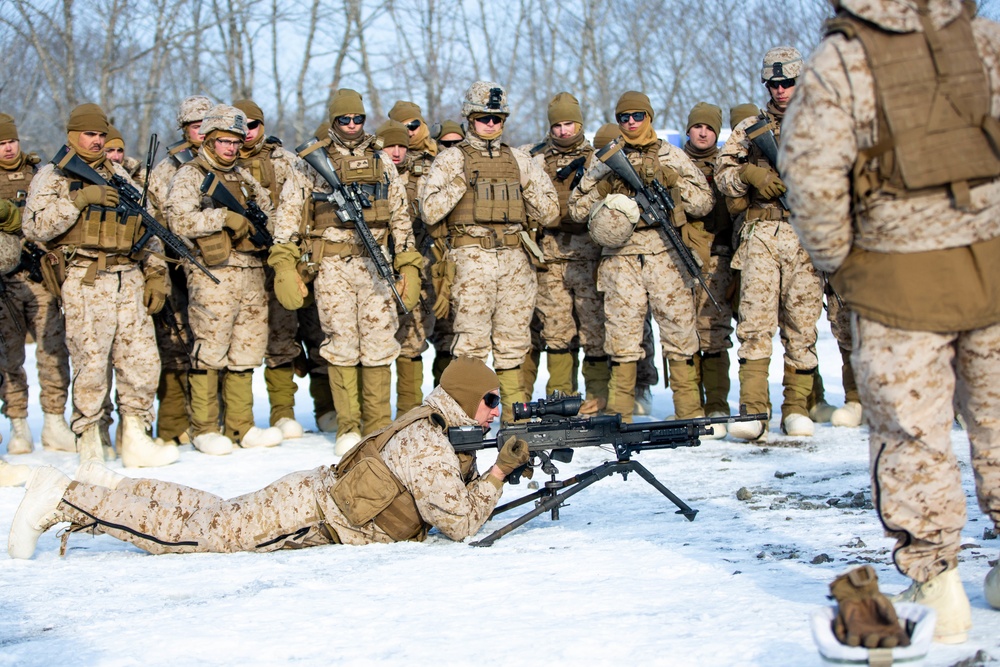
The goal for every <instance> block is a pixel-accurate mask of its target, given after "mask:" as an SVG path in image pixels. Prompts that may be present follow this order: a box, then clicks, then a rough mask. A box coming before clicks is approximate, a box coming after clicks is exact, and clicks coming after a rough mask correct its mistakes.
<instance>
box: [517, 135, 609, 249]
mask: <svg viewBox="0 0 1000 667" xmlns="http://www.w3.org/2000/svg"><path fill="white" fill-rule="evenodd" d="M540 146H543V147H544V148H543V149H542V150H545V151H546V152H545V173H546V174H548V175H549V179H551V180H552V185H554V186H555V189H556V194H557V195H559V226H558V227H557V228H556V229H557V230H558V231H560V232H569V233H570V234H584V233H586V232H587V223H582V224H581V223H576V222H573V218H572V217H571V216H570V214H569V195H570V193H571V192H572V191H573V182H574V181H577V182H579V179H577V178H576V173H577V171H576V169H573V170H572V172H571V173H568V174H566V176H565V177H563V178H560V177H559V170H560V169H563V168H567V167H569V165H570V164H571V163H572V162H573V161H574V160H576V159H577V158H581V157H582V158H584V160H585V161H584V163H583V169H585V170H586V169H587V167H589V166H590V163H591V161H592V158H593V155H594V147H593V146H591V145H590V144H587V143H582V144H581V145H580V147H579V148H578V149H576V150H574V151H573V152H572V153H562V152H560V151H557V150H547V149H549V143H548V142H545V143H543V144H540ZM537 148H538V146H536V147H535V148H533V149H532V151H531V153H532V155H536V153H535V150H536V149H537ZM539 152H541V151H539Z"/></svg>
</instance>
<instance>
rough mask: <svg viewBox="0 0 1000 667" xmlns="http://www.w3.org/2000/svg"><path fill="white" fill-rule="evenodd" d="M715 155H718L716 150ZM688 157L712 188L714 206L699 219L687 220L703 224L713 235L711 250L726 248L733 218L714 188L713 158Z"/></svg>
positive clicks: (731, 233)
mask: <svg viewBox="0 0 1000 667" xmlns="http://www.w3.org/2000/svg"><path fill="white" fill-rule="evenodd" d="M715 155H718V151H717V150H716V152H715ZM688 157H690V158H691V160H692V161H693V162H694V163H695V165H696V166H697V167H698V168H699V169H701V173H702V174H704V175H705V180H707V181H708V185H709V187H711V188H712V194H713V196H714V197H715V205H713V206H712V210H711V211H709V212H708V213H706V214H705V215H703V216H702V217H700V218H691V217H689V219H690V220H691V221H692V222H701V223H703V224H704V226H705V231H706V232H708V233H709V234H714V235H715V240H714V241H713V242H712V246H713V250H714V247H715V246H722V247H727V248H728V247H730V246H731V245H732V236H733V218H732V216H731V215H730V214H729V207H728V206H727V205H726V197H724V196H723V195H722V193H720V192H719V188H717V187H716V186H715V156H714V155H713V156H712V157H702V158H698V157H693V156H691V155H688Z"/></svg>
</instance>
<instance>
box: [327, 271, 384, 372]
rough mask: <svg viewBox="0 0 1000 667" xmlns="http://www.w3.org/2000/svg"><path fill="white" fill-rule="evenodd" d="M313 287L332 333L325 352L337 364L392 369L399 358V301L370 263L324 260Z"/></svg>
mask: <svg viewBox="0 0 1000 667" xmlns="http://www.w3.org/2000/svg"><path fill="white" fill-rule="evenodd" d="M313 288H314V289H315V291H316V306H317V308H318V309H319V320H320V324H321V325H322V326H323V333H324V334H325V335H326V338H325V340H324V341H323V346H322V347H321V348H320V354H322V355H323V357H324V358H325V359H326V360H327V361H329V362H330V363H331V364H332V365H334V366H357V365H358V364H361V365H363V366H388V365H389V364H391V363H392V362H393V361H394V360H395V359H396V357H397V356H399V343H398V342H397V341H396V330H397V329H398V328H399V317H398V315H397V314H396V300H395V299H394V298H393V296H392V292H391V291H390V290H389V285H388V283H386V282H385V281H384V280H382V279H381V278H380V277H379V275H378V273H376V272H375V267H374V264H372V261H371V260H370V259H368V258H367V257H361V256H359V255H355V256H352V257H346V258H344V257H339V256H328V257H324V258H323V262H322V264H321V265H320V270H319V274H317V276H316V280H315V282H314V283H313Z"/></svg>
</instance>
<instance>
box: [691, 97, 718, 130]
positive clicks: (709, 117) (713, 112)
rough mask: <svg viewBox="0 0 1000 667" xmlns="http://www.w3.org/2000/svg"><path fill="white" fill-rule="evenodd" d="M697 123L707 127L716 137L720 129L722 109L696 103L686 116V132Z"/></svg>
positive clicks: (703, 103)
mask: <svg viewBox="0 0 1000 667" xmlns="http://www.w3.org/2000/svg"><path fill="white" fill-rule="evenodd" d="M698 123H701V124H702V125H708V126H709V127H710V128H712V131H713V132H715V136H716V137H718V136H719V132H720V131H721V129H722V109H720V108H719V107H717V106H715V105H714V104H709V103H708V102H698V104H696V105H694V108H693V109H691V113H689V114H688V124H687V128H686V130H687V131H690V130H691V128H692V127H693V126H695V125H697V124H698Z"/></svg>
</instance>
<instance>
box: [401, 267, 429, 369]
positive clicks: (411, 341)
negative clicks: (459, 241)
mask: <svg viewBox="0 0 1000 667" xmlns="http://www.w3.org/2000/svg"><path fill="white" fill-rule="evenodd" d="M434 299H435V294H434V286H433V285H432V284H431V263H430V260H429V259H428V258H427V257H426V256H425V257H424V268H423V270H422V271H421V273H420V303H418V304H417V305H416V306H415V307H414V308H413V310H411V311H410V312H409V313H407V314H406V315H403V316H402V317H400V318H399V329H398V330H397V331H396V340H398V341H399V345H400V350H399V355H400V356H401V357H406V358H407V359H415V358H416V357H419V356H420V355H421V354H423V353H424V352H426V351H427V348H428V347H429V345H428V344H427V339H428V338H430V337H431V335H432V332H433V331H434Z"/></svg>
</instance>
